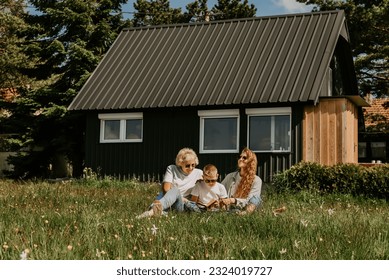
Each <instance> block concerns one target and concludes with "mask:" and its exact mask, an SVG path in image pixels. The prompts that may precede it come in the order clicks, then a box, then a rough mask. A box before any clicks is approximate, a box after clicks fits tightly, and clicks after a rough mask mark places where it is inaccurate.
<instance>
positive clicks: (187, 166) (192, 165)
mask: <svg viewBox="0 0 389 280" xmlns="http://www.w3.org/2000/svg"><path fill="white" fill-rule="evenodd" d="M195 166H196V165H195V164H194V163H192V164H187V165H185V168H189V167H193V168H194V167H195Z"/></svg>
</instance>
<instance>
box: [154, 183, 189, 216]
mask: <svg viewBox="0 0 389 280" xmlns="http://www.w3.org/2000/svg"><path fill="white" fill-rule="evenodd" d="M156 200H159V201H160V202H161V205H162V210H163V211H166V210H171V209H175V210H177V211H179V212H183V211H184V202H183V201H182V196H181V192H180V190H179V189H177V188H175V187H173V188H171V189H170V190H168V192H167V193H165V195H163V193H162V192H161V193H159V195H158V196H157V198H156Z"/></svg>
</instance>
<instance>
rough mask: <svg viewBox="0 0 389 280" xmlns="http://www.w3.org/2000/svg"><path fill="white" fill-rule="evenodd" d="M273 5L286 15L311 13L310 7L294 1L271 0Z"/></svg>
mask: <svg viewBox="0 0 389 280" xmlns="http://www.w3.org/2000/svg"><path fill="white" fill-rule="evenodd" d="M272 2H273V4H274V5H275V6H277V7H279V8H281V9H283V10H285V11H286V12H288V13H301V12H310V11H312V5H309V6H307V5H305V4H304V3H299V2H297V1H296V0H272Z"/></svg>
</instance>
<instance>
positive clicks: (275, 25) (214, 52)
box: [69, 11, 356, 110]
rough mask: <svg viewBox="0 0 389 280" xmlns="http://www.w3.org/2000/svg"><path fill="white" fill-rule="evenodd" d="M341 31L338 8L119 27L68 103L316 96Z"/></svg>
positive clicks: (119, 105)
mask: <svg viewBox="0 0 389 280" xmlns="http://www.w3.org/2000/svg"><path fill="white" fill-rule="evenodd" d="M345 35H347V30H346V27H345V18H344V12H343V11H332V12H320V13H308V14H297V15H285V16H275V17H262V18H248V19H236V20H228V21H216V22H209V23H207V22H205V23H196V24H180V25H167V26H150V27H145V28H131V29H125V30H123V31H122V32H121V33H120V35H119V36H118V38H117V39H116V41H115V42H114V44H113V45H112V47H111V48H110V50H109V51H108V53H107V54H106V55H105V57H104V59H103V60H102V61H101V63H100V64H99V65H98V67H97V68H96V70H95V71H94V73H93V74H92V76H91V77H90V78H89V80H88V81H87V82H86V84H85V85H84V87H83V88H82V89H81V91H80V92H79V94H78V95H77V96H76V98H75V99H74V100H73V102H72V104H71V105H70V106H69V109H71V110H107V109H108V110H109V109H142V108H158V107H186V106H203V105H220V106H222V105H231V104H236V105H237V104H257V103H280V102H307V101H313V102H317V101H318V97H319V94H320V89H321V87H322V84H323V82H324V80H325V76H326V72H327V71H328V68H329V66H330V62H331V59H332V56H333V54H334V52H335V48H336V46H337V42H338V40H339V38H343V39H344V40H347V39H348V38H345ZM354 94H356V93H354Z"/></svg>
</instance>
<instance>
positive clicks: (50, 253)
mask: <svg viewBox="0 0 389 280" xmlns="http://www.w3.org/2000/svg"><path fill="white" fill-rule="evenodd" d="M269 189H270V188H268V190H265V191H264V192H263V197H262V198H263V204H262V206H261V208H260V210H259V211H257V212H256V213H254V214H252V215H249V216H237V215H234V214H228V213H205V214H189V213H175V212H171V213H169V215H168V216H167V217H160V218H147V219H142V220H136V219H135V216H136V215H138V214H140V213H141V212H143V211H144V210H146V209H147V207H148V205H149V204H150V203H151V202H152V201H153V199H154V197H155V196H156V194H157V193H158V191H159V187H158V185H156V184H146V183H140V182H137V181H125V182H120V181H116V180H110V179H105V180H101V181H96V180H85V181H72V182H66V183H47V182H24V183H16V182H13V181H6V180H5V181H0V209H1V212H0V215H1V216H0V244H1V247H0V259H3V260H4V259H6V260H8V259H11V260H12V259H20V258H27V259H37V260H53V259H60V260H67V259H70V260H74V259H77V260H78V259H87V260H94V259H120V260H126V259H138V260H139V259H161V260H164V259H175V260H177V259H195V260H198V259H242V260H243V259H270V260H275V259H284V260H300V259H307V260H308V259H309V260H318V259H333V260H339V259H347V260H350V259H363V260H376V259H381V260H386V259H389V202H387V201H383V200H372V199H364V198H362V197H352V196H348V195H320V194H315V193H309V192H300V193H296V194H292V193H282V194H277V193H275V192H273V191H270V190H269ZM282 206H285V207H286V210H285V211H284V212H282V213H281V214H278V215H275V214H274V212H273V211H274V209H276V208H280V207H282Z"/></svg>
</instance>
